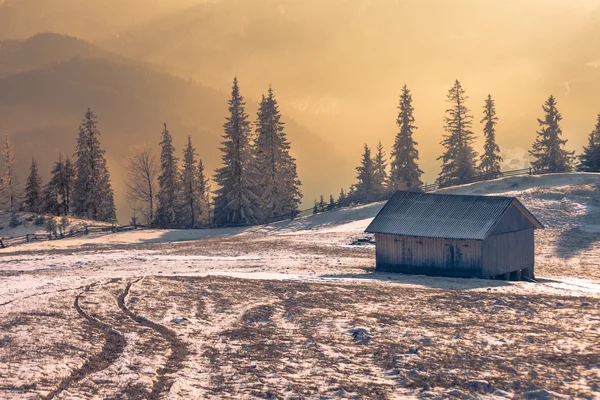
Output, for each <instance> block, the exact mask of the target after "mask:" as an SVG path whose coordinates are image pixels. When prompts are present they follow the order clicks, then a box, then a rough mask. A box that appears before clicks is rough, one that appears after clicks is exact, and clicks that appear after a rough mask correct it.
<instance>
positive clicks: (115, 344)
mask: <svg viewBox="0 0 600 400" xmlns="http://www.w3.org/2000/svg"><path fill="white" fill-rule="evenodd" d="M91 286H92V285H90V286H87V287H86V288H85V290H84V291H83V292H81V293H79V294H78V295H77V296H76V297H75V302H74V304H73V305H74V307H75V309H76V310H77V313H78V314H79V315H80V316H81V317H83V318H85V319H86V320H87V321H88V323H89V324H90V325H91V326H92V327H94V328H96V329H99V330H101V331H103V332H104V346H103V347H102V351H101V352H100V353H98V354H95V355H93V356H92V357H91V358H89V359H88V360H87V361H86V362H85V363H84V364H83V365H82V366H81V367H80V368H78V369H76V370H74V371H73V372H72V373H71V375H69V376H68V377H66V378H64V379H63V380H62V381H61V382H60V384H59V385H58V387H57V388H56V389H54V390H53V391H52V392H50V393H48V394H47V395H46V396H44V397H42V399H44V400H50V399H53V398H55V397H56V396H57V395H58V394H60V393H62V392H63V391H65V390H66V389H68V388H69V387H70V386H71V385H73V384H75V383H77V382H80V381H81V380H83V379H84V378H85V377H87V376H88V375H91V374H93V373H96V372H99V371H102V370H104V369H106V368H108V367H109V366H110V365H111V364H113V363H114V362H115V361H116V360H117V359H118V358H119V357H120V356H121V354H122V353H123V350H124V349H125V345H126V341H125V336H123V334H122V333H121V332H119V331H117V330H115V329H113V328H112V327H111V326H109V325H108V324H105V323H104V322H102V321H100V320H98V319H96V318H94V317H92V316H91V315H89V314H87V313H86V312H85V311H84V310H83V309H82V308H81V306H80V305H79V299H80V298H81V295H83V294H84V293H85V292H87V291H89V289H90V287H91Z"/></svg>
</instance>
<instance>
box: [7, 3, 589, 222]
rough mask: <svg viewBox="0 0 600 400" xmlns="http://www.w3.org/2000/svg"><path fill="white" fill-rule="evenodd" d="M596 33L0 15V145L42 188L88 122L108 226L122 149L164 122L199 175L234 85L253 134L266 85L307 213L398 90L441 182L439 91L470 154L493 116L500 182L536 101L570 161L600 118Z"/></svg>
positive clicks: (293, 17) (25, 9) (153, 141)
mask: <svg viewBox="0 0 600 400" xmlns="http://www.w3.org/2000/svg"><path fill="white" fill-rule="evenodd" d="M142 3H143V5H142ZM75 15H76V16H77V17H76V18H75V17H74V16H75ZM457 20H458V21H459V22H460V23H459V24H456V21H457ZM598 21H600V5H599V4H598V3H597V2H595V1H585V0H580V1H576V2H568V3H567V2H562V1H529V2H526V3H523V2H519V1H509V2H508V3H507V2H504V1H503V2H500V1H491V2H485V3H481V2H477V1H472V0H465V1H459V2H452V3H446V2H437V1H408V2H407V1H402V2H400V1H381V2H375V1H362V0H345V1H343V0H333V1H328V2H322V1H317V0H308V1H302V2H299V1H292V0H281V1H276V0H258V1H233V0H221V1H198V0H197V1H194V0H180V1H176V2H168V3H166V2H160V1H150V2H148V1H144V2H140V1H134V0H128V1H108V2H102V4H101V5H100V4H93V3H88V2H84V3H82V2H79V1H75V0H60V1H53V2H52V3H51V4H50V3H49V2H44V1H40V0H5V1H4V2H3V3H2V5H0V22H3V23H0V26H1V28H0V38H1V39H2V43H1V44H0V60H2V62H0V106H1V107H0V129H8V130H9V131H10V132H11V133H12V135H13V136H14V141H15V144H16V151H17V155H18V158H17V160H18V167H19V171H20V173H19V176H21V180H23V179H24V178H25V176H26V173H27V167H28V166H29V163H30V158H31V157H32V156H35V157H36V158H38V159H39V162H40V170H41V171H42V172H43V173H44V174H46V173H47V171H48V170H49V168H50V166H51V163H52V162H53V161H54V160H55V158H56V156H57V154H58V152H59V151H61V152H63V153H67V154H71V153H72V152H73V151H74V146H75V136H76V134H77V125H78V124H79V122H80V120H81V118H82V116H83V113H84V112H85V110H86V108H87V107H91V108H92V109H93V110H94V111H95V112H96V114H98V116H99V122H100V130H101V132H102V137H101V140H102V143H103V145H104V146H105V148H106V150H107V158H108V162H109V167H110V170H111V175H112V181H113V185H114V186H115V189H116V198H117V208H118V210H119V215H120V216H128V213H129V211H128V208H129V206H128V204H127V203H126V201H125V198H124V197H125V196H124V189H123V184H122V180H123V177H124V171H123V165H122V164H123V163H122V160H123V158H124V157H125V156H126V154H127V152H128V149H129V146H131V145H134V144H139V143H142V142H145V143H147V144H148V145H150V146H153V147H157V145H158V142H159V140H160V137H159V135H160V131H161V127H162V124H163V122H167V123H168V125H169V127H170V130H171V131H172V133H173V135H174V140H175V146H176V148H177V151H178V153H179V154H180V151H181V150H182V146H183V144H184V141H185V139H186V137H187V135H192V138H193V140H194V143H195V145H196V147H197V148H198V152H199V156H200V157H201V158H202V159H203V160H204V161H205V164H206V166H207V170H208V171H214V169H215V168H217V167H218V166H219V163H220V154H219V152H218V147H219V142H220V140H221V138H220V137H221V135H222V124H223V122H224V117H225V115H226V113H227V105H226V100H227V98H228V93H229V90H230V87H231V82H232V79H233V76H237V77H238V79H239V81H240V88H241V92H242V95H244V96H245V97H246V99H247V101H248V111H249V114H250V116H251V118H252V119H254V118H255V115H256V114H255V112H256V102H257V101H258V100H260V96H261V94H263V93H265V92H266V90H267V88H268V87H269V85H272V86H273V88H274V90H275V94H276V96H277V99H278V101H279V103H280V107H281V110H282V113H283V119H284V121H285V122H286V123H287V130H288V134H289V138H290V140H291V142H292V153H293V155H294V156H295V157H296V158H297V161H298V166H299V176H300V179H301V181H302V182H303V187H302V189H303V193H304V200H303V201H304V203H303V205H304V206H306V207H308V206H310V205H311V203H312V199H314V198H317V197H318V196H319V195H320V194H324V195H326V196H327V195H328V194H330V193H332V194H336V193H337V192H338V191H339V189H340V188H341V187H345V188H348V187H349V186H350V184H352V183H353V182H354V178H355V174H356V172H355V170H354V167H355V166H356V165H357V163H358V161H359V157H360V153H361V151H362V144H363V143H365V142H366V143H367V144H369V145H370V146H373V147H374V146H375V145H376V144H377V142H378V141H379V140H381V141H382V143H383V144H384V146H385V148H386V151H387V152H388V154H389V151H390V146H391V145H392V143H393V140H394V136H395V134H396V132H397V127H396V117H397V105H398V96H399V94H400V91H401V88H402V86H403V85H404V84H405V83H406V84H407V85H408V87H409V88H410V89H411V91H412V94H413V99H414V104H413V105H414V108H415V119H416V122H415V125H416V126H418V128H419V129H418V130H416V131H415V139H416V141H417V142H418V143H419V145H418V149H419V151H420V165H421V168H422V169H423V170H424V172H425V174H424V177H423V178H424V181H428V182H432V181H433V180H434V179H435V178H436V177H437V174H438V171H439V168H440V162H439V161H437V160H436V158H437V157H438V156H440V155H441V153H442V147H441V146H440V141H441V138H442V133H443V120H442V117H443V114H444V111H445V110H446V108H447V107H448V105H447V103H446V93H447V91H448V89H449V88H450V86H451V85H452V83H453V81H454V80H455V79H460V81H461V83H462V85H463V87H464V88H465V90H466V93H467V95H468V96H469V99H468V103H467V106H468V107H469V108H470V109H471V112H472V113H473V114H474V116H475V124H474V132H475V134H476V135H477V136H478V141H477V142H476V144H475V145H476V150H478V151H481V146H482V134H481V129H482V126H481V125H480V124H479V123H478V121H479V119H481V117H482V115H481V110H482V107H483V101H484V99H485V97H486V96H487V94H488V93H490V94H492V96H493V97H494V99H495V100H496V104H497V112H498V117H499V118H500V120H499V124H498V127H497V141H498V144H499V146H500V148H501V150H502V152H503V155H504V158H505V164H506V168H509V169H510V168H514V167H515V166H518V167H519V168H521V167H522V166H523V165H526V164H527V160H526V158H527V156H526V150H527V149H529V148H530V147H531V144H532V143H533V141H534V139H535V135H536V133H535V132H536V130H537V128H538V126H537V118H539V117H541V115H542V110H541V105H542V103H543V101H545V99H546V98H547V97H548V96H549V95H550V94H554V96H555V97H556V98H557V100H558V108H559V110H560V112H561V113H562V115H563V117H564V120H563V122H562V129H563V136H564V138H566V139H568V140H569V142H568V143H567V148H569V149H572V150H577V151H578V152H579V151H581V148H582V146H583V145H584V144H585V143H586V137H587V135H588V134H589V132H590V131H591V130H592V129H593V126H594V122H595V116H596V113H597V112H598V110H600V98H598V96H595V95H594V94H595V93H597V92H598V90H599V89H600V83H599V80H598V79H597V77H598V73H599V72H600V70H599V69H598V66H599V65H600V61H598V60H600V28H599V24H598ZM41 32H53V33H56V34H49V33H45V34H42V35H39V33H41ZM57 34H60V35H57ZM36 35H37V36H36ZM64 35H68V36H64ZM32 36H33V37H32ZM524 158H525V160H524ZM511 162H512V163H511ZM306 207H304V208H306Z"/></svg>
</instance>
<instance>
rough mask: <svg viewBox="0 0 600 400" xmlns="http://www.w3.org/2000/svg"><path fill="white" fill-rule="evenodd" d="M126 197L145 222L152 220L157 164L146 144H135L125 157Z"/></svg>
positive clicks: (156, 190)
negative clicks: (138, 210)
mask: <svg viewBox="0 0 600 400" xmlns="http://www.w3.org/2000/svg"><path fill="white" fill-rule="evenodd" d="M126 170H127V177H126V179H125V186H127V198H128V199H129V201H131V202H132V203H133V204H134V208H136V210H137V209H138V208H139V209H140V211H141V212H142V214H143V215H144V217H145V218H146V221H147V223H148V224H149V225H150V224H152V223H153V222H154V210H155V208H156V197H157V194H158V174H159V170H160V168H159V165H158V161H157V159H156V156H155V154H154V152H153V151H152V149H151V148H149V147H147V146H146V145H142V146H135V147H133V148H132V150H131V153H130V154H129V156H128V157H127V162H126Z"/></svg>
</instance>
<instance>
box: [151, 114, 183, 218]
mask: <svg viewBox="0 0 600 400" xmlns="http://www.w3.org/2000/svg"><path fill="white" fill-rule="evenodd" d="M160 148H161V150H160V175H159V177H158V207H157V209H156V222H155V223H156V225H157V226H159V227H162V228H169V227H174V226H175V225H176V223H177V215H176V213H177V193H178V190H179V182H178V179H177V178H178V176H177V174H178V169H177V164H178V161H179V160H178V159H177V157H175V147H173V137H172V136H171V133H170V132H169V130H168V129H167V124H164V129H163V132H162V140H161V142H160Z"/></svg>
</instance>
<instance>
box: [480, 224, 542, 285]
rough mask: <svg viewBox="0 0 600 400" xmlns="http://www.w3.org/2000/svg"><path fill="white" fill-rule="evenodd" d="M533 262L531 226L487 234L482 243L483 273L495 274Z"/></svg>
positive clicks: (523, 266)
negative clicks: (507, 231) (513, 230)
mask: <svg viewBox="0 0 600 400" xmlns="http://www.w3.org/2000/svg"><path fill="white" fill-rule="evenodd" d="M534 263H535V238H534V230H533V228H530V229H524V230H520V231H516V232H509V233H501V234H498V235H491V236H489V237H488V238H487V239H486V240H485V242H484V244H483V275H484V276H496V275H500V274H505V273H508V272H513V271H518V270H521V269H525V268H533V266H534Z"/></svg>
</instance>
